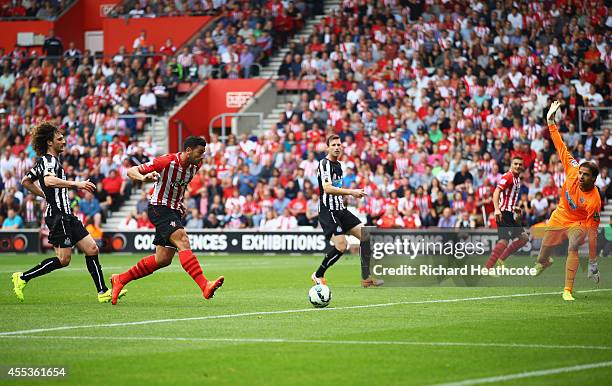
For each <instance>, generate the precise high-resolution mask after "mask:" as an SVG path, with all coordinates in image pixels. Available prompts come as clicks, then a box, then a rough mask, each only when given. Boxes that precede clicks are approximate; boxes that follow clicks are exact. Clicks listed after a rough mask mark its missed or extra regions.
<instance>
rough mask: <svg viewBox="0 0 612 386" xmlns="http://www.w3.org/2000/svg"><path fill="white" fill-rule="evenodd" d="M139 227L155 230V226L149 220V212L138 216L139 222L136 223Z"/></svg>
mask: <svg viewBox="0 0 612 386" xmlns="http://www.w3.org/2000/svg"><path fill="white" fill-rule="evenodd" d="M136 223H137V225H138V229H155V225H153V223H152V222H151V220H149V215H148V214H147V212H146V211H145V212H142V213H141V214H140V215H139V216H138V220H137V221H136Z"/></svg>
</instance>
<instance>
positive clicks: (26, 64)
mask: <svg viewBox="0 0 612 386" xmlns="http://www.w3.org/2000/svg"><path fill="white" fill-rule="evenodd" d="M137 3H138V4H140V3H143V2H125V3H123V4H121V6H120V7H118V8H116V10H115V11H114V12H115V13H116V14H117V15H118V16H119V15H126V14H127V15H130V16H131V17H141V16H144V17H146V15H148V14H149V13H150V12H153V13H155V14H157V12H159V14H162V13H163V14H175V13H176V14H177V15H183V14H189V13H190V12H192V13H193V12H194V11H190V10H181V9H178V8H176V5H175V2H173V1H148V2H145V3H146V5H145V6H144V7H141V6H140V5H135V4H137ZM222 3H223V4H224V5H223V7H220V8H218V9H201V11H198V10H196V11H197V12H198V14H214V15H218V16H219V17H220V19H219V21H218V26H216V27H215V28H213V29H212V30H207V31H204V32H203V33H202V36H199V37H198V38H197V39H196V40H194V43H193V44H192V45H191V46H190V52H188V54H189V53H191V54H192V56H193V57H192V58H191V60H193V63H196V64H197V67H196V65H195V64H192V65H191V66H189V68H188V70H187V71H183V70H184V68H183V69H181V70H180V73H181V74H184V75H183V76H181V77H179V76H178V75H177V74H178V73H179V70H178V68H179V65H180V63H178V61H177V56H178V55H177V56H172V57H171V58H170V59H167V58H165V57H163V56H160V57H158V56H155V58H154V60H153V63H157V64H154V66H153V67H152V68H148V67H146V65H145V66H144V68H143V71H138V70H136V71H127V70H126V68H127V67H132V65H133V64H134V61H135V60H136V59H135V58H130V57H127V56H126V57H125V60H126V61H119V62H115V64H114V65H113V64H110V65H109V66H105V65H104V64H103V63H100V62H98V61H96V60H94V58H91V57H90V56H89V55H88V54H87V53H84V55H83V58H78V59H73V58H66V59H65V60H63V61H61V70H62V71H61V72H53V71H51V68H50V66H49V63H46V61H45V60H38V59H36V58H31V57H28V56H27V55H25V54H24V53H23V52H20V51H19V50H16V51H15V52H12V53H10V54H8V55H6V56H5V57H4V58H2V67H3V70H4V74H3V75H1V76H0V87H2V86H4V89H3V90H2V91H0V97H1V98H2V99H0V103H1V105H0V106H1V107H0V117H2V118H3V119H2V120H1V125H2V126H0V133H2V136H1V138H2V139H0V141H1V143H0V146H1V147H2V149H3V154H2V157H1V158H2V163H0V172H1V174H2V185H3V187H2V192H3V199H2V204H1V205H0V215H1V216H6V215H7V212H8V208H9V207H10V206H11V205H12V206H14V207H15V208H17V207H18V206H19V204H20V203H22V202H26V201H27V200H25V199H23V198H22V197H21V195H20V194H19V193H20V192H21V193H22V189H21V188H20V186H19V184H18V183H16V182H15V181H16V180H17V179H18V178H16V177H15V176H17V177H18V176H19V173H20V172H19V171H16V172H11V171H10V170H9V169H14V168H15V166H14V165H16V164H17V162H18V161H17V159H18V158H19V152H17V153H15V152H16V150H15V149H20V148H22V147H23V146H24V145H27V140H28V139H27V136H25V135H24V134H25V133H26V132H27V130H28V128H29V127H31V125H32V124H35V123H36V122H38V121H39V120H41V119H54V120H56V121H57V122H58V123H62V124H64V125H65V127H67V128H68V129H69V131H70V129H71V128H73V127H74V128H75V129H76V131H77V134H84V133H87V136H88V137H86V138H85V139H84V140H83V141H82V143H81V141H80V140H79V139H78V137H79V136H80V135H76V136H73V137H70V136H69V137H70V138H73V139H71V141H72V142H71V143H69V145H68V146H67V153H68V154H72V153H73V151H74V150H75V149H76V151H77V153H79V154H80V155H81V156H78V155H74V156H73V160H72V161H69V162H70V164H71V165H72V166H73V167H74V171H73V173H74V174H73V175H74V176H75V177H76V178H82V176H83V173H85V171H84V170H83V168H82V166H81V165H80V164H79V162H82V161H79V158H85V165H86V166H88V167H87V168H86V169H89V170H87V172H88V173H89V177H90V178H92V177H93V178H94V179H97V182H100V183H102V180H103V178H104V177H106V174H105V173H104V171H106V170H110V168H109V167H107V168H106V169H105V170H103V171H100V170H96V169H99V168H93V167H92V166H91V165H93V164H94V162H97V161H98V160H99V161H101V162H100V163H101V165H105V162H110V164H109V165H116V166H118V165H120V164H122V161H123V159H125V158H128V159H129V157H135V155H134V152H135V149H137V148H138V147H137V143H134V141H133V136H134V134H135V133H136V132H137V122H133V121H130V122H128V121H125V122H117V120H116V118H115V120H113V119H114V118H113V117H114V115H113V114H114V113H115V111H116V112H119V113H124V112H131V113H138V111H139V109H141V108H143V109H146V108H148V109H159V108H163V107H167V106H158V105H157V101H158V100H159V99H163V98H167V96H166V94H165V92H164V87H162V86H165V88H166V89H167V88H168V86H170V84H167V83H164V82H166V80H168V81H170V80H174V81H176V93H177V94H184V93H188V92H189V91H190V90H191V89H192V87H194V84H193V82H192V81H196V80H199V79H205V78H207V77H209V76H219V77H233V76H245V75H246V74H245V73H244V71H242V72H240V71H239V73H233V72H232V71H234V69H235V68H236V67H233V65H234V64H235V63H236V59H235V56H236V55H237V54H235V53H234V52H240V53H241V54H242V53H243V52H245V50H246V51H249V48H246V49H245V47H244V46H243V45H247V46H249V44H248V36H249V34H248V32H249V29H251V30H252V31H251V33H253V36H256V35H257V36H258V37H261V36H264V37H265V36H266V32H268V34H269V36H270V38H269V40H267V41H266V42H265V44H266V46H260V45H259V44H260V43H262V42H260V41H259V40H257V39H256V40H255V44H251V45H250V47H251V48H254V47H255V46H257V47H259V49H262V52H261V53H262V55H261V56H257V60H255V61H254V62H253V63H259V64H263V65H265V64H266V59H267V58H269V56H270V54H272V53H273V52H275V51H274V50H275V48H276V47H278V46H280V45H283V44H285V43H286V39H287V38H289V36H290V35H291V34H293V33H297V34H299V26H300V25H301V22H295V20H294V22H290V23H288V25H290V26H292V28H291V29H290V30H287V29H286V28H287V22H286V20H283V18H282V17H281V18H280V19H277V18H276V16H278V15H282V14H283V12H286V10H284V4H285V2H281V1H276V0H271V1H265V2H261V3H262V4H263V5H264V6H263V7H261V8H258V9H260V10H261V11H260V12H261V13H260V14H259V15H258V17H259V18H261V19H259V18H255V19H253V18H252V16H253V15H254V14H255V9H256V7H251V5H250V2H247V1H234V2H222ZM307 3H308V2H303V3H300V2H296V7H297V9H298V10H299V13H300V14H301V15H302V16H301V18H302V20H306V19H307V18H308V17H309V15H311V14H312V13H315V12H316V11H314V10H309V9H308V8H307V7H306V8H300V7H301V6H302V4H304V5H305V4H307ZM374 3H375V2H374V1H370V0H367V1H363V2H355V1H343V2H342V7H340V8H339V9H338V10H336V11H334V12H333V13H330V14H328V15H325V17H324V18H323V19H322V21H321V23H320V24H319V25H318V26H317V27H316V28H315V32H314V33H313V34H312V35H310V36H306V37H305V39H304V40H303V43H302V42H300V43H295V42H293V43H291V44H290V45H289V46H290V48H291V51H290V53H289V55H288V60H289V62H288V63H287V65H286V66H284V67H283V68H282V69H280V70H279V79H278V80H277V81H276V87H277V89H278V90H279V91H281V92H285V93H289V94H291V95H292V96H294V97H295V98H292V100H293V103H292V104H290V105H289V104H288V105H287V106H282V108H280V109H279V110H278V111H276V110H275V112H274V114H276V115H275V118H276V119H275V121H274V124H273V125H272V127H267V128H266V129H267V130H266V132H265V133H262V134H260V135H258V136H252V137H246V136H245V137H244V138H242V137H241V138H235V137H233V136H230V138H229V139H228V141H227V142H226V143H221V142H220V141H219V140H218V138H216V137H214V136H212V138H211V143H210V145H209V149H210V151H211V154H212V155H213V157H212V158H211V159H210V161H209V163H208V164H206V165H205V166H204V168H203V171H202V173H201V174H200V175H199V176H198V177H197V178H196V179H195V180H194V181H193V182H192V185H191V186H190V188H189V192H190V195H189V197H187V198H186V207H187V208H188V209H189V212H188V213H189V216H188V218H187V220H186V221H187V222H190V224H191V225H190V226H200V225H201V226H204V227H228V228H242V227H259V226H261V227H263V228H264V229H286V228H291V227H294V226H296V224H297V226H311V225H314V224H316V221H315V220H316V219H315V218H314V217H315V215H316V211H314V209H313V208H316V206H315V205H314V203H315V202H316V197H317V196H316V193H317V182H316V161H317V160H318V159H320V158H321V157H323V156H324V149H325V146H324V139H325V137H326V135H328V134H330V133H332V132H334V133H337V134H339V135H340V136H341V138H342V140H343V141H344V143H345V146H346V155H345V157H344V159H343V162H344V163H345V166H346V170H345V174H346V175H345V181H344V183H345V186H347V187H348V186H353V187H360V188H363V189H365V190H366V191H367V192H368V193H369V198H368V199H367V200H365V201H361V202H356V201H352V200H349V204H350V206H351V207H352V208H353V209H354V210H355V211H357V212H358V213H359V214H360V215H361V216H362V217H363V218H364V219H366V220H367V221H368V223H370V224H379V225H381V226H388V225H390V226H397V225H394V224H403V225H404V226H405V227H424V226H437V225H444V226H457V227H473V226H489V225H492V224H493V223H494V222H493V221H492V204H491V202H490V197H491V195H492V190H493V189H494V187H495V183H496V182H497V181H498V180H499V178H500V177H501V174H502V173H503V172H505V171H507V169H508V166H509V162H510V158H511V157H512V156H514V155H518V156H521V157H522V158H523V159H524V160H525V163H526V165H527V166H528V169H527V170H526V171H525V173H524V181H525V182H524V184H525V186H524V189H523V191H522V193H524V194H523V196H522V197H521V205H522V207H523V209H525V212H526V214H527V215H526V216H525V225H531V224H533V223H537V222H539V221H541V220H542V219H543V218H545V217H546V216H547V215H548V214H549V213H550V212H551V211H552V209H554V206H555V203H556V199H557V197H558V194H557V193H555V190H554V188H555V187H558V186H560V185H561V184H562V182H563V178H564V174H563V172H562V170H560V169H559V167H558V160H557V156H556V155H555V154H554V148H552V145H551V143H550V142H549V141H548V133H547V130H546V125H545V122H544V120H543V114H544V111H545V108H546V106H547V105H548V103H549V102H550V100H551V99H553V98H554V99H562V100H563V101H564V107H563V117H564V119H563V121H562V123H561V131H562V132H563V133H564V138H565V140H566V142H567V143H568V146H569V147H570V148H571V150H572V152H573V153H574V154H575V155H576V157H577V158H579V159H581V160H582V159H592V160H596V161H597V162H598V163H599V165H600V167H601V169H602V177H601V178H600V179H599V180H598V183H597V184H598V186H599V187H600V189H601V191H602V194H603V195H604V197H606V198H607V197H608V196H609V195H610V189H609V185H610V177H609V172H608V170H607V169H608V168H609V167H610V166H611V164H610V162H611V160H612V148H611V147H610V146H611V145H612V140H610V139H609V128H610V125H609V120H608V117H607V112H606V111H605V110H588V109H587V110H584V111H582V110H578V107H589V106H597V107H609V106H610V86H609V84H610V75H609V74H610V71H609V70H610V65H611V64H612V56H610V51H611V48H610V44H609V40H610V34H609V32H608V30H607V29H605V26H609V25H610V24H612V22H611V21H610V18H609V17H608V16H607V9H606V8H605V5H604V4H603V2H602V1H601V0H600V1H597V2H596V4H595V6H592V7H588V8H584V7H586V6H580V5H572V6H564V7H563V8H558V7H549V6H547V3H545V2H544V3H543V2H540V3H530V2H527V1H520V2H518V3H514V4H516V5H517V6H518V7H517V8H516V9H511V8H507V7H506V6H505V5H504V4H502V3H499V4H496V5H495V7H497V8H492V9H490V8H489V6H487V5H482V4H476V5H474V6H471V7H467V6H464V7H463V6H461V4H455V3H441V2H437V1H434V2H432V3H427V4H426V3H425V2H422V1H416V2H406V4H405V5H404V2H403V1H398V2H393V1H391V2H376V3H377V4H378V6H377V7H374V6H373V5H374ZM585 4H586V3H585ZM581 7H582V8H581ZM141 8H143V9H144V10H143V12H144V13H142V12H141ZM175 8H176V9H175ZM135 9H136V11H135V12H133V11H134V10H135ZM147 9H148V10H147ZM559 9H563V11H559ZM292 12H293V11H292ZM580 15H588V17H578V16H580ZM244 22H246V25H245V24H244ZM275 22H276V24H275ZM258 23H260V24H261V26H260V28H258V27H257V25H258ZM251 24H254V25H251ZM266 26H267V27H266ZM283 28H285V29H283ZM220 31H223V33H222V32H220ZM241 31H242V32H241ZM255 31H258V32H257V33H255ZM243 33H244V35H243ZM260 33H261V35H259V34H260ZM245 36H246V37H247V39H246V42H245V39H244V37H245ZM137 54H138V53H137ZM139 54H142V53H139ZM194 58H195V59H194ZM224 58H225V60H226V63H225V64H223V63H224V62H223V60H224ZM239 58H240V57H239ZM184 60H187V58H186V57H184ZM238 62H239V61H238ZM140 63H141V62H139V63H138V64H137V65H136V66H137V67H138V66H139V65H140ZM141 66H142V65H141ZM164 68H169V69H170V70H169V71H170V73H169V74H164V73H163V72H162V69H164ZM192 68H195V70H194V69H192ZM249 68H250V69H252V68H253V67H249ZM240 69H241V70H244V69H245V68H244V67H242V68H240ZM148 70H153V72H154V75H158V74H157V73H159V75H161V76H162V85H160V87H159V88H158V89H157V91H156V90H155V89H154V86H155V85H156V84H157V76H155V77H152V78H148ZM105 71H114V72H115V73H117V74H121V76H120V78H121V79H120V80H119V85H120V87H119V88H117V87H116V86H115V87H113V86H114V85H115V77H113V76H111V77H107V78H110V79H109V80H110V81H107V82H106V83H102V82H103V81H102V80H101V79H102V78H104V77H103V76H101V75H100V73H104V72H105ZM58 74H59V75H58ZM232 74H234V75H232ZM77 75H79V76H77ZM164 76H166V78H164ZM249 76H250V75H249ZM177 78H178V79H177ZM181 78H182V79H181ZM147 82H149V83H150V85H151V87H152V94H153V95H155V94H156V92H158V94H157V95H160V96H161V97H160V98H157V97H156V98H155V100H156V103H155V106H153V105H152V104H148V105H147V104H146V103H145V105H142V104H141V94H142V92H143V88H144V86H145V85H146V84H147ZM7 85H9V86H8V87H6V86H7ZM86 86H91V87H86ZM117 89H119V91H117ZM111 90H113V91H111ZM147 99H148V100H149V101H150V100H153V98H150V97H149V98H147V97H145V98H144V99H143V100H144V101H146V100H147ZM97 101H101V105H102V106H103V108H102V109H98V108H97V107H95V106H96V105H97V104H98V103H97ZM70 106H72V107H70ZM147 106H148V107H147ZM579 111H582V114H583V116H582V118H583V119H582V122H583V124H584V125H585V127H584V128H583V131H584V132H585V133H589V134H587V135H581V134H580V133H577V130H578V114H580V113H579ZM140 122H141V121H140ZM116 127H118V129H115V130H113V128H116ZM115 134H117V135H118V136H119V141H120V142H125V143H126V144H130V146H124V147H125V148H124V149H122V150H119V148H121V147H122V146H119V145H116V144H115V145H114V147H113V137H114V135H115ZM92 136H94V137H97V139H96V141H93V139H92V138H91V137H92ZM104 140H107V142H108V146H107V145H106V144H105V145H104V146H102V141H104ZM24 152H25V154H26V158H28V157H31V156H32V153H31V149H30V148H28V147H26V149H25V150H24ZM83 154H87V156H84V157H83V156H82V155H83ZM144 155H146V154H144ZM7 157H8V158H7ZM141 157H142V156H141ZM5 158H6V161H5ZM129 164H130V161H128V162H127V164H126V166H127V165H129ZM3 165H4V166H3ZM6 165H9V166H6ZM466 168H467V171H466V170H465V169H466ZM123 170H124V169H122V168H121V167H119V171H120V172H122V171H123ZM7 171H9V174H8V175H7V174H6V172H7ZM77 172H78V173H77ZM21 173H22V172H21ZM79 173H80V174H79ZM120 174H121V173H120ZM123 176H124V177H125V175H124V173H123ZM536 176H537V178H536ZM470 181H471V182H470ZM11 188H13V189H11ZM298 192H303V195H304V198H301V197H300V198H298ZM538 192H541V193H542V196H540V195H539V194H538ZM105 198H106V197H99V199H101V203H104V202H105V200H104V199H105ZM304 199H305V200H306V210H304ZM75 200H77V198H76V197H75ZM311 203H312V204H311ZM389 206H392V207H394V208H395V209H394V210H388V211H387V210H386V209H385V208H387V207H389ZM107 207H111V205H107ZM287 207H288V208H289V211H288V212H287V211H285V209H286V208H287ZM20 214H21V215H22V217H24V218H25V217H26V216H25V214H26V213H25V212H24V211H23V210H21V212H20ZM287 217H295V218H296V219H297V220H298V221H295V222H294V221H292V220H287V219H286V218H287ZM30 218H31V216H30ZM141 220H142V219H141V218H140V217H139V218H138V220H137V222H141V223H142V224H145V226H146V224H147V222H146V221H141Z"/></svg>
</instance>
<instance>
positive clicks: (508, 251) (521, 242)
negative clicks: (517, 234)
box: [499, 239, 527, 261]
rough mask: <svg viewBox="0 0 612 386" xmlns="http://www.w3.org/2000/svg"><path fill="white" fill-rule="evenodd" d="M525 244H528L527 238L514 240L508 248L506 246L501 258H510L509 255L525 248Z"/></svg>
mask: <svg viewBox="0 0 612 386" xmlns="http://www.w3.org/2000/svg"><path fill="white" fill-rule="evenodd" d="M525 244H527V240H523V239H518V240H514V241H513V242H512V244H510V245H509V246H508V248H506V250H504V252H502V254H501V255H500V256H499V258H500V259H502V260H504V261H505V260H506V259H507V258H508V256H510V255H511V254H513V253H514V252H516V251H518V250H519V249H521V248H523V247H524V246H525Z"/></svg>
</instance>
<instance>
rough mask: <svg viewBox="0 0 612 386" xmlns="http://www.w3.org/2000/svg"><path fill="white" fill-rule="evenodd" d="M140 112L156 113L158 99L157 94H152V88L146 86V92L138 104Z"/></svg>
mask: <svg viewBox="0 0 612 386" xmlns="http://www.w3.org/2000/svg"><path fill="white" fill-rule="evenodd" d="M138 104H139V106H140V110H141V111H144V112H147V113H154V112H155V111H156V110H157V98H156V97H155V94H153V93H152V92H151V86H149V85H146V86H145V87H144V92H143V93H142V95H141V96H140V102H139V103H138Z"/></svg>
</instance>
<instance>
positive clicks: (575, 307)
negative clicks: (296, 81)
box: [0, 254, 612, 385]
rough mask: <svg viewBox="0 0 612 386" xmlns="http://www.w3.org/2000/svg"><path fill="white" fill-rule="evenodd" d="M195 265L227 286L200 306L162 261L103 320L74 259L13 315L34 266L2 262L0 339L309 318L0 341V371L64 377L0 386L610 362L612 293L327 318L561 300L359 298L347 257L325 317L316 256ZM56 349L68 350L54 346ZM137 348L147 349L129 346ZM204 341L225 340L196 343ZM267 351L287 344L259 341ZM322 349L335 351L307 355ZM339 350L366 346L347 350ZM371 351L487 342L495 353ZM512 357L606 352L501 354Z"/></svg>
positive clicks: (420, 377)
mask: <svg viewBox="0 0 612 386" xmlns="http://www.w3.org/2000/svg"><path fill="white" fill-rule="evenodd" d="M140 257H142V256H140V255H133V256H126V255H123V256H119V255H104V256H101V258H100V260H101V262H102V264H103V266H104V272H105V274H106V276H107V278H109V277H110V274H111V273H116V272H120V271H124V270H126V269H127V268H129V267H131V266H132V265H133V264H134V263H136V261H137V260H138V259H139V258H140ZM199 259H200V261H201V262H202V263H203V266H204V271H205V273H206V274H208V275H209V276H216V275H220V274H223V275H225V277H226V283H225V285H224V286H223V288H222V289H221V290H220V291H219V292H218V293H217V295H216V296H215V298H214V299H213V300H212V301H205V300H204V299H202V298H201V297H200V295H199V290H198V289H197V287H196V285H195V283H194V282H193V281H192V280H191V278H190V277H189V276H188V275H187V274H186V273H185V272H184V271H183V270H182V268H181V267H180V265H179V264H178V260H177V259H175V261H174V263H173V264H172V265H171V266H170V267H167V268H165V269H163V270H161V271H158V272H156V273H154V274H153V275H152V276H150V277H147V278H145V279H142V280H139V281H135V282H132V283H130V284H129V286H127V288H128V290H129V293H128V295H127V296H126V297H125V298H124V299H122V300H121V301H120V303H119V305H117V306H115V307H113V306H111V305H110V304H98V303H97V301H96V299H95V291H93V289H94V287H93V284H92V282H91V278H90V276H89V274H88V272H87V270H86V268H85V264H84V262H83V258H82V256H81V255H76V256H74V257H73V262H72V264H71V266H70V267H68V268H66V269H63V270H61V271H57V272H53V273H52V274H50V275H48V276H45V277H42V278H38V279H36V280H33V281H32V282H30V283H29V284H28V287H27V288H26V292H25V294H26V302H25V303H23V304H18V303H17V301H16V299H15V298H14V296H13V294H12V292H11V283H10V273H11V272H13V271H17V270H20V271H23V270H25V269H27V268H29V267H31V266H32V265H34V264H36V263H38V262H39V261H40V260H41V256H35V255H29V256H23V255H20V256H16V255H3V256H1V257H0V277H2V283H4V284H3V285H2V291H1V292H0V307H1V310H2V312H1V314H0V326H1V328H0V333H1V332H7V331H17V330H27V329H37V328H52V327H57V326H73V325H98V324H106V323H122V322H134V321H146V320H158V319H177V318H193V317H204V316H212V315H231V314H239V313H251V312H261V311H282V310H308V311H306V312H293V313H279V314H262V315H249V316H240V317H231V318H216V319H201V320H190V321H174V322H166V323H156V324H141V325H129V326H117V327H89V328H80V329H70V330H62V331H46V332H38V333H28V334H21V335H19V336H18V337H13V338H10V337H2V336H0V367H1V368H3V369H6V368H7V366H46V367H49V366H51V367H58V366H66V367H67V369H68V376H67V377H66V378H64V379H61V380H54V381H49V380H47V381H33V380H31V379H30V380H27V381H25V380H24V381H15V380H8V379H6V377H5V378H1V377H0V383H3V384H11V385H12V384H26V383H27V384H43V383H45V382H52V383H53V384H71V385H124V384H125V385H127V384H132V385H133V384H160V385H170V384H181V385H183V384H185V385H186V384H198V385H201V384H205V385H207V384H214V385H226V384H227V385H235V384H248V385H271V384H276V385H293V384H299V385H313V384H320V385H337V384H356V385H357V384H359V385H366V384H367V385H372V384H376V385H392V384H397V385H412V384H414V385H422V384H437V383H444V382H454V381H461V380H466V379H475V378H483V377H491V376H499V375H506V374H516V373H521V372H527V371H535V370H542V369H551V368H559V367H567V366H572V365H577V364H589V363H595V362H604V361H610V360H612V307H610V306H611V305H612V291H610V292H608V291H601V292H589V293H586V292H585V293H582V294H581V293H578V294H577V295H576V297H577V301H576V302H574V303H571V304H568V303H564V302H563V301H562V300H561V297H560V295H545V296H531V297H513V298H498V299H488V300H472V301H464V302H449V303H426V304H401V305H391V306H384V307H369V308H352V309H336V310H334V309H330V308H331V307H347V306H354V305H368V304H382V303H389V302H404V301H406V302H410V301H422V300H436V299H457V298H468V297H482V296H492V295H509V294H522V293H535V292H550V291H557V290H560V288H561V287H562V285H563V283H559V285H558V286H557V287H554V288H552V287H545V288H534V287H529V288H525V287H523V288H512V287H504V288H453V287H444V288H439V287H428V288H401V287H393V288H376V289H362V288H360V287H359V261H358V258H356V257H355V256H345V257H344V258H343V260H341V261H340V262H339V263H338V264H336V265H335V266H334V267H333V268H332V269H331V270H330V271H329V273H328V275H327V276H328V279H329V280H330V287H331V289H332V292H333V301H332V305H331V306H330V308H328V309H324V310H314V309H312V307H311V306H310V304H309V303H308V301H307V296H306V294H307V291H308V289H309V287H310V286H311V283H310V280H309V277H310V274H311V273H312V271H313V270H314V269H315V267H316V266H317V265H318V263H319V262H320V257H319V256H261V255H260V256H205V255H203V254H200V256H199ZM606 274H607V272H603V275H606ZM579 275H584V273H582V272H579ZM603 279H604V281H603V283H602V284H600V286H599V287H595V286H594V285H593V284H589V285H584V286H582V287H581V288H578V290H580V289H584V290H591V289H594V288H600V289H601V288H606V284H604V283H606V281H605V279H606V277H605V276H604V278H603ZM608 287H609V285H608ZM311 309H312V311H311ZM58 336H63V337H72V338H77V339H72V338H71V339H66V338H54V337H58ZM83 337H90V338H91V339H83ZM140 337H149V338H151V339H147V340H139V339H138V338H140ZM120 338H124V339H120ZM173 338H195V339H191V340H188V339H186V340H176V339H174V340H173ZM211 338H212V339H227V340H226V341H214V340H206V339H211ZM197 339H200V340H197ZM231 339H234V341H230V340H231ZM240 339H262V340H268V341H266V342H262V341H260V342H257V341H251V342H245V341H240ZM273 339H283V340H294V341H293V342H286V341H285V342H270V340H273ZM236 340H237V341H236ZM295 340H299V342H295ZM321 340H328V341H335V343H325V342H312V341H321ZM309 341H310V342H309ZM352 341H368V342H370V343H366V344H347V342H352ZM381 342H463V343H499V344H501V346H480V347H478V346H476V347H475V346H458V345H454V346H450V345H438V346H433V345H415V344H403V345H400V344H383V343H381ZM512 344H532V345H590V346H600V347H601V346H606V347H608V348H606V349H593V348H589V349H584V348H571V349H570V348H541V347H540V348H538V347H516V346H515V347H511V346H510V345H512ZM504 345H507V346H504ZM2 366H3V367H2ZM610 379H612V367H604V368H598V369H591V370H584V371H575V372H570V373H564V374H558V375H547V376H542V377H533V378H527V379H518V380H512V381H508V382H504V383H503V384H505V385H506V384H521V385H523V384H527V385H559V384H581V385H602V384H609V382H610Z"/></svg>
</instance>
